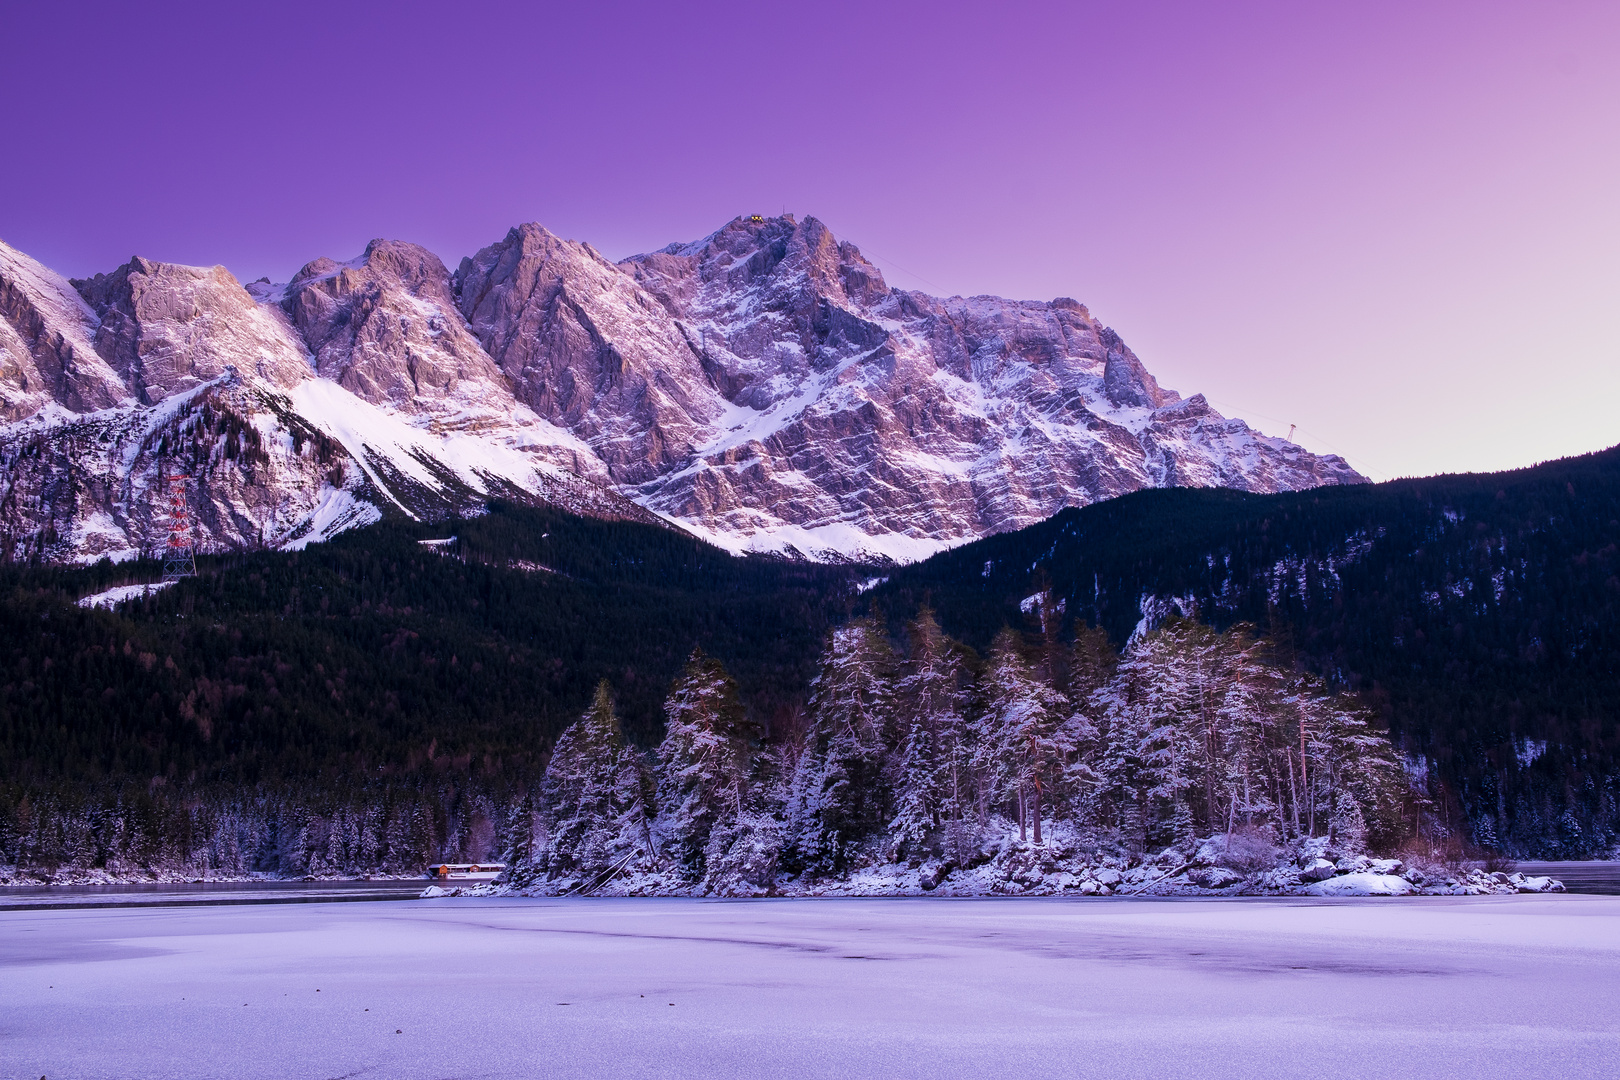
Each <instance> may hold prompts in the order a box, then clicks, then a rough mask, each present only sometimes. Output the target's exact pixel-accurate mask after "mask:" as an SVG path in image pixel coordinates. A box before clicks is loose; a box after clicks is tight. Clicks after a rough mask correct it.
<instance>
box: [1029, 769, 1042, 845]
mask: <svg viewBox="0 0 1620 1080" xmlns="http://www.w3.org/2000/svg"><path fill="white" fill-rule="evenodd" d="M1029 809H1030V815H1031V816H1032V817H1034V819H1035V846H1036V847H1040V846H1041V782H1040V781H1039V780H1037V781H1035V792H1034V794H1033V795H1031V796H1030V806H1029Z"/></svg>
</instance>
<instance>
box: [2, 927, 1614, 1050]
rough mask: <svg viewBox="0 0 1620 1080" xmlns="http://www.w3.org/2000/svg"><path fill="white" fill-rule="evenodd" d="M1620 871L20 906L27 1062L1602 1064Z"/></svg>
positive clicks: (16, 999)
mask: <svg viewBox="0 0 1620 1080" xmlns="http://www.w3.org/2000/svg"><path fill="white" fill-rule="evenodd" d="M1617 918H1620V898H1614V897H1597V896H1573V897H1558V898H1545V897H1503V898H1441V899H1410V900H1381V901H1372V902H1367V901H1334V900H1310V901H1274V900H1255V901H1246V902H1231V901H1210V900H1199V901H1177V902H1163V901H1160V902H1151V901H1149V902H1138V901H1125V902H1117V901H1107V900H1103V901H1089V902H1080V903H1073V902H1063V901H994V900H991V901H985V900H973V901H964V900H955V901H951V900H945V901H941V900H842V901H748V902H712V901H696V900H606V901H604V900H593V899H583V900H580V899H576V900H561V901H559V900H513V899H499V900H495V899H492V900H483V901H478V900H474V901H468V900H456V901H442V900H441V901H433V900H429V901H403V902H393V903H346V904H296V905H281V906H222V907H211V908H206V909H195V908H193V909H175V908H140V909H124V910H88V911H15V912H11V913H8V914H7V926H8V928H9V929H10V930H11V931H12V932H11V933H9V934H6V935H3V936H0V963H3V964H4V967H5V971H6V974H7V977H6V978H5V979H3V980H0V1015H4V1016H5V1017H6V1028H7V1037H6V1039H5V1040H4V1041H3V1042H0V1073H4V1074H5V1075H16V1076H39V1075H49V1076H83V1077H111V1076H118V1077H125V1078H144V1077H157V1076H163V1077H176V1078H203V1077H218V1076H232V1077H238V1078H242V1080H254V1078H259V1077H266V1078H268V1077H276V1078H281V1077H292V1076H309V1077H333V1076H352V1075H362V1074H363V1075H370V1076H383V1077H390V1078H393V1077H399V1078H416V1077H421V1078H429V1077H444V1076H457V1077H466V1078H471V1077H509V1076H558V1077H598V1076H613V1077H704V1078H715V1080H729V1078H733V1077H735V1078H743V1077H747V1078H750V1080H753V1078H757V1077H776V1076H781V1077H788V1076H792V1077H835V1076H836V1077H869V1076H872V1077H875V1076H881V1077H885V1078H895V1080H908V1078H913V1077H917V1078H921V1077H927V1078H930V1080H933V1078H938V1077H991V1076H1017V1077H1021V1078H1045V1077H1064V1078H1075V1077H1079V1078H1089V1077H1099V1078H1101V1077H1108V1078H1111V1080H1112V1078H1124V1080H1134V1078H1149V1077H1151V1078H1153V1080H1192V1078H1198V1080H1205V1078H1224V1077H1266V1076H1291V1075H1298V1074H1301V1073H1305V1074H1313V1075H1324V1076H1351V1075H1361V1074H1364V1073H1371V1074H1374V1075H1385V1074H1390V1073H1398V1074H1401V1075H1410V1076H1422V1077H1430V1078H1441V1080H1444V1078H1451V1077H1467V1078H1469V1080H1475V1078H1478V1077H1481V1076H1488V1075H1554V1076H1558V1077H1568V1078H1587V1077H1609V1076H1612V1075H1613V1063H1614V1062H1615V1061H1616V1060H1620V1030H1617V1028H1616V1025H1615V1024H1614V1022H1613V1020H1614V1016H1613V1002H1614V1000H1615V999H1616V995H1617V994H1620V935H1617V934H1615V933H1614V932H1613V929H1614V926H1615V923H1616V919H1617Z"/></svg>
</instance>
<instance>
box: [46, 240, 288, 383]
mask: <svg viewBox="0 0 1620 1080" xmlns="http://www.w3.org/2000/svg"><path fill="white" fill-rule="evenodd" d="M73 284H74V286H75V287H76V288H78V290H79V292H80V293H81V294H82V295H83V296H84V298H85V300H87V301H88V302H89V303H90V305H91V306H92V307H94V308H95V310H96V314H97V316H98V317H99V318H100V325H99V326H98V327H97V329H96V337H95V345H96V351H97V352H98V353H100V354H101V356H102V358H103V359H105V360H106V361H107V363H108V364H109V365H110V366H111V367H112V369H113V370H114V371H116V372H117V373H118V375H119V377H120V378H121V379H122V380H123V382H124V385H125V386H126V387H128V388H129V390H130V392H131V393H132V394H134V396H135V398H136V400H137V401H139V402H141V403H142V404H143V405H153V404H156V403H157V402H159V401H162V400H163V399H165V398H167V397H169V396H170V395H171V394H175V393H179V392H180V391H183V390H194V389H196V388H197V387H199V386H201V385H202V384H203V383H205V382H208V381H209V380H211V379H217V378H218V377H219V376H221V375H223V374H224V373H225V369H226V368H227V367H234V368H236V369H237V371H239V372H241V373H243V374H252V375H255V376H257V377H258V378H260V379H262V380H264V381H266V382H268V383H270V384H271V385H273V386H279V387H289V386H292V385H293V384H294V383H297V382H298V381H299V380H301V379H305V378H308V377H309V374H310V370H309V363H308V361H307V359H306V358H305V353H304V347H303V343H302V342H300V341H299V340H298V335H297V334H296V333H295V332H294V331H293V329H292V327H291V326H290V325H289V324H288V322H287V320H286V319H285V318H283V317H281V315H280V313H279V312H277V311H276V310H275V309H274V308H268V307H264V306H262V305H260V304H256V303H254V300H253V297H252V296H250V295H248V292H247V290H245V289H243V288H242V286H241V284H240V283H239V282H238V281H237V280H236V279H235V278H234V277H232V276H231V275H230V272H229V271H227V270H226V269H225V268H224V267H223V266H214V267H209V268H207V269H203V268H201V267H195V266H176V265H174V264H172V263H155V262H151V261H149V260H147V259H141V258H135V259H131V260H130V261H129V262H127V263H125V264H124V265H123V266H120V267H119V268H118V269H117V270H115V271H113V272H112V273H111V274H97V275H96V276H95V277H94V278H92V279H90V280H88V281H75V282H74V283H73Z"/></svg>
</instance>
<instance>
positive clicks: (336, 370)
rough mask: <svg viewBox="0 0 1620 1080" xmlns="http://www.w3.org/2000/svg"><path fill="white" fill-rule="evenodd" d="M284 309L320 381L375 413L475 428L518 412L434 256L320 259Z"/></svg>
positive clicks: (379, 248)
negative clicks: (379, 408) (484, 419)
mask: <svg viewBox="0 0 1620 1080" xmlns="http://www.w3.org/2000/svg"><path fill="white" fill-rule="evenodd" d="M282 307H283V308H284V309H285V310H286V311H287V313H288V315H289V316H290V317H291V318H292V321H293V324H294V325H295V326H296V327H297V328H298V332H299V333H300V334H301V335H302V336H303V339H304V341H305V342H306V343H307V344H308V346H309V349H310V352H312V353H313V354H314V357H315V371H316V373H317V374H319V375H320V376H321V377H322V378H326V379H331V380H333V381H335V382H336V383H338V384H339V385H340V386H342V387H343V388H344V389H345V390H348V391H349V392H351V393H353V394H355V395H356V396H358V397H361V398H364V399H365V400H367V401H369V402H371V403H372V404H374V405H387V406H390V407H392V408H395V409H398V410H401V411H403V412H408V413H428V414H433V415H435V416H438V417H440V418H441V419H450V420H464V421H465V420H470V419H471V418H472V417H474V416H479V415H487V414H490V413H495V414H499V415H506V414H509V413H510V412H511V411H512V409H513V407H514V406H515V404H516V403H515V402H514V401H513V398H512V394H511V391H510V390H509V389H508V388H507V384H506V379H505V377H504V376H503V375H502V374H501V371H500V369H499V368H497V367H496V366H495V364H494V363H493V362H491V360H490V358H489V356H488V355H487V354H486V353H485V352H484V350H483V349H482V348H480V347H479V344H478V341H477V339H476V338H474V337H473V336H472V334H471V333H469V332H468V330H467V327H466V325H465V324H464V323H463V322H462V319H461V313H460V312H459V311H458V310H457V309H456V298H455V296H454V294H453V293H452V292H451V289H450V272H449V271H448V270H446V269H445V266H444V263H442V262H440V261H439V257H438V256H437V255H434V254H433V253H432V252H430V251H428V250H427V249H426V248H421V247H418V246H417V245H415V244H402V243H397V242H395V241H392V240H373V241H372V242H371V243H370V244H369V245H367V247H366V252H365V255H363V256H362V257H361V258H359V259H357V260H355V261H354V262H353V263H337V262H334V261H332V260H331V259H316V260H315V261H314V262H312V263H310V264H309V265H307V266H305V267H304V268H303V269H302V270H300V271H299V272H298V274H297V276H295V277H294V278H293V279H292V282H291V284H289V285H288V286H287V288H286V290H285V299H284V300H283V301H282Z"/></svg>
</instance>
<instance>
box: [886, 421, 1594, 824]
mask: <svg viewBox="0 0 1620 1080" xmlns="http://www.w3.org/2000/svg"><path fill="white" fill-rule="evenodd" d="M1045 590H1049V591H1050V593H1051V596H1052V598H1053V601H1054V604H1057V603H1061V605H1062V610H1063V612H1064V619H1063V625H1062V627H1061V628H1060V629H1059V630H1058V632H1059V633H1061V634H1066V635H1067V634H1072V633H1073V626H1074V625H1075V623H1076V621H1080V622H1087V623H1092V624H1094V625H1097V626H1100V627H1102V628H1103V629H1105V630H1106V631H1107V633H1108V635H1109V637H1110V638H1111V639H1112V641H1113V642H1114V644H1115V645H1116V646H1118V645H1121V644H1123V643H1124V642H1125V641H1126V640H1127V639H1128V638H1129V637H1130V635H1131V634H1132V633H1133V632H1135V630H1136V628H1137V627H1138V625H1139V624H1141V623H1142V622H1143V620H1144V613H1145V612H1146V614H1147V615H1148V616H1149V617H1150V621H1157V620H1158V619H1161V618H1163V617H1165V616H1167V615H1170V614H1175V613H1178V612H1179V613H1183V614H1186V615H1188V616H1194V617H1197V618H1199V619H1201V620H1203V621H1206V622H1208V623H1210V624H1212V625H1213V626H1215V627H1217V628H1223V627H1226V626H1229V625H1232V624H1234V623H1239V622H1246V623H1252V624H1254V625H1255V626H1256V627H1258V628H1259V630H1260V632H1261V633H1262V634H1264V635H1266V636H1267V637H1269V638H1270V639H1271V642H1272V644H1273V647H1274V648H1275V649H1276V650H1278V652H1279V653H1281V654H1282V655H1283V657H1284V659H1285V662H1287V663H1290V664H1295V665H1298V666H1301V667H1305V668H1308V669H1312V670H1314V671H1316V672H1317V673H1319V674H1321V675H1323V676H1325V677H1327V678H1328V680H1329V681H1330V682H1331V683H1332V684H1334V685H1337V686H1340V687H1343V688H1346V689H1349V690H1351V691H1354V692H1355V693H1357V694H1358V695H1361V696H1362V697H1363V698H1364V699H1365V700H1366V701H1367V702H1368V703H1369V704H1371V705H1372V706H1373V707H1374V709H1375V710H1376V712H1377V714H1378V715H1379V717H1380V718H1381V719H1382V721H1383V722H1384V724H1385V725H1387V728H1388V730H1389V731H1390V732H1391V734H1392V735H1393V737H1394V738H1395V740H1396V742H1397V743H1398V744H1399V746H1400V747H1401V749H1402V750H1404V751H1405V753H1406V754H1407V755H1408V756H1409V757H1411V758H1412V759H1414V761H1415V762H1419V763H1421V764H1422V765H1423V766H1424V767H1425V768H1426V769H1427V770H1429V772H1430V774H1431V776H1432V778H1433V780H1434V781H1435V782H1436V783H1437V784H1438V785H1439V787H1440V789H1441V794H1442V796H1443V799H1444V801H1446V802H1448V803H1450V805H1449V806H1448V807H1447V809H1448V810H1449V811H1451V812H1453V813H1455V814H1458V815H1460V818H1461V819H1462V820H1463V821H1465V823H1466V825H1465V827H1466V828H1467V830H1468V831H1470V832H1471V833H1472V835H1473V837H1474V839H1475V840H1476V842H1478V843H1480V844H1481V845H1482V846H1485V847H1491V848H1503V849H1505V850H1507V851H1509V852H1511V853H1513V854H1516V855H1521V856H1523V855H1530V854H1540V855H1554V854H1562V855H1569V856H1575V855H1581V854H1591V853H1594V852H1602V851H1605V850H1608V849H1611V848H1612V847H1613V846H1614V844H1615V843H1616V841H1617V839H1620V836H1617V833H1620V810H1617V802H1620V782H1617V765H1620V447H1617V448H1614V449H1610V450H1605V451H1602V452H1600V453H1596V454H1589V455H1585V456H1582V457H1576V458H1568V459H1565V460H1561V461H1554V462H1549V463H1547V464H1544V465H1540V466H1537V467H1534V468H1530V469H1522V470H1517V471H1514V472H1505V473H1489V474H1485V473H1482V474H1465V475H1457V476H1437V477H1429V478H1425V479H1418V480H1399V481H1394V482H1391V483H1386V484H1378V485H1369V486H1363V487H1325V488H1318V489H1315V490H1312V491H1303V492H1295V493H1289V494H1282V495H1248V494H1244V493H1242V492H1236V491H1227V490H1218V489H1216V490H1211V489H1186V488H1182V489H1164V490H1151V491H1142V492H1138V493H1136V494H1133V495H1127V496H1125V497H1123V498H1119V499H1114V500H1111V501H1108V502H1104V503H1098V504H1095V505H1093V506H1089V507H1085V508H1083V509H1079V510H1065V511H1063V512H1062V513H1060V514H1058V515H1056V516H1055V517H1053V518H1051V519H1049V520H1047V521H1045V522H1042V523H1041V524H1038V525H1035V526H1032V527H1031V528H1028V529H1024V530H1022V531H1020V532H1017V533H1010V534H1006V535H1003V536H996V537H991V538H989V539H986V540H983V541H980V542H978V543H975V544H969V545H966V546H964V547H962V548H958V549H956V550H953V551H950V552H946V553H944V554H942V555H939V556H937V557H935V558H933V559H930V560H928V561H927V562H924V563H920V564H918V565H916V566H911V567H906V568H903V569H901V570H898V571H896V572H894V573H893V574H891V575H890V576H889V581H888V582H887V583H885V584H884V585H883V586H881V587H880V588H878V589H875V590H873V591H872V592H871V593H870V594H868V595H869V596H870V598H871V602H872V603H873V604H875V605H878V606H880V607H882V609H883V610H884V611H885V613H886V614H887V615H888V616H889V618H890V619H891V620H895V621H897V620H900V619H903V618H905V617H907V616H908V614H909V612H910V611H912V610H914V608H915V606H916V605H917V604H918V603H920V602H921V601H922V600H923V598H925V597H927V598H930V599H931V601H932V604H933V606H934V607H935V608H936V609H937V610H938V612H939V617H940V621H941V622H942V624H943V625H944V628H945V630H946V632H948V633H950V634H952V635H954V636H956V637H958V638H960V639H962V640H963V641H965V642H967V643H968V644H970V645H972V646H974V647H976V648H982V647H984V646H985V645H987V644H988V643H989V642H990V640H991V639H992V638H993V637H994V635H995V634H996V632H997V631H998V630H999V629H1000V628H1001V627H1002V626H1004V625H1019V624H1020V620H1022V621H1023V622H1024V623H1029V624H1030V625H1031V628H1032V629H1033V620H1032V619H1031V617H1030V616H1029V615H1027V614H1025V613H1024V612H1023V611H1021V605H1022V606H1023V607H1026V608H1027V607H1030V606H1031V604H1030V603H1029V598H1030V597H1031V596H1033V595H1035V594H1037V593H1040V592H1042V591H1045Z"/></svg>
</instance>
